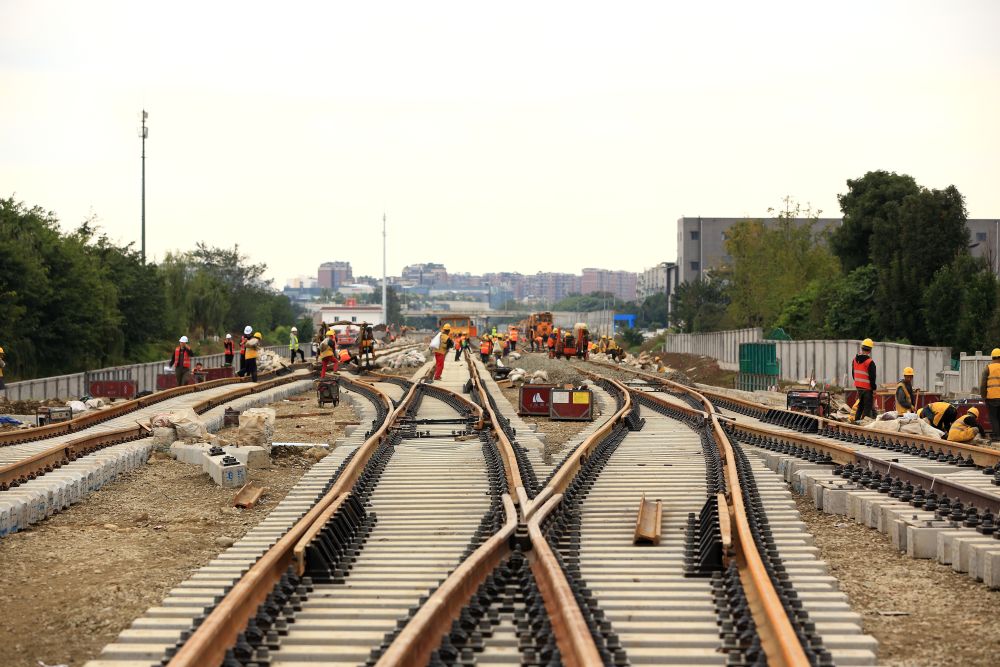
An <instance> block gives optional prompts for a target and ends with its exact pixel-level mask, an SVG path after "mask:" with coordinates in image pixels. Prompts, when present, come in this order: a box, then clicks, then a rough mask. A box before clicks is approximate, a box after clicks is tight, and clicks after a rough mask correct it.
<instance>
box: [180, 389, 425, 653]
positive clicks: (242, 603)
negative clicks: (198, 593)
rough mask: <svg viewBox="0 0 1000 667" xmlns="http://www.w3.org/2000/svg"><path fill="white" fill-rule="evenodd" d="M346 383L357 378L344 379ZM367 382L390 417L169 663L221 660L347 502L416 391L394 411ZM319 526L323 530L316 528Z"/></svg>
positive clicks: (382, 394) (412, 390) (235, 586)
mask: <svg viewBox="0 0 1000 667" xmlns="http://www.w3.org/2000/svg"><path fill="white" fill-rule="evenodd" d="M341 382H347V383H351V382H356V381H355V380H351V379H347V378H343V377H342V378H341ZM365 384H366V385H367V386H368V387H369V388H370V389H373V390H374V391H375V392H377V394H378V395H379V398H380V399H381V400H382V402H383V404H384V405H385V406H387V409H388V410H389V413H388V416H387V417H386V419H385V421H384V422H383V423H382V425H381V426H380V427H379V428H378V429H377V430H376V431H375V432H374V433H373V434H372V435H371V436H370V437H369V438H368V439H367V440H366V441H365V443H364V444H363V445H362V446H361V448H360V449H358V452H357V454H355V456H354V458H353V459H351V463H350V464H348V465H347V466H346V467H345V468H344V470H343V471H342V472H341V475H340V477H338V479H337V483H335V484H334V486H333V488H331V489H330V491H329V492H327V493H326V494H325V495H324V496H323V497H322V498H320V500H319V501H317V503H316V504H315V505H313V507H312V508H311V509H310V510H309V511H308V512H307V513H306V515H305V516H303V517H302V518H301V519H299V520H298V521H297V522H296V523H295V525H294V526H292V527H291V528H290V529H289V531H288V532H287V533H285V534H284V535H283V536H282V537H281V539H280V540H278V541H277V542H276V543H275V544H274V546H272V547H271V548H270V549H268V550H267V551H266V552H265V553H264V555H263V556H261V557H260V559H259V560H257V562H256V563H254V565H253V566H252V567H251V568H250V569H249V570H247V572H246V574H244V575H243V577H241V578H240V580H239V581H237V582H236V584H235V585H234V586H233V588H232V589H231V590H230V591H229V592H228V593H227V594H226V595H225V597H224V598H223V599H222V601H221V602H219V604H218V605H216V606H215V608H214V609H213V610H212V611H211V613H209V615H208V616H207V617H206V618H205V621H204V622H203V623H202V624H201V625H200V626H198V628H197V629H196V630H195V631H194V633H193V634H192V635H191V637H190V638H189V639H188V640H187V641H186V642H185V643H184V644H183V645H182V646H181V647H180V649H178V651H177V653H176V654H175V655H174V657H173V658H172V659H171V660H170V662H169V663H168V664H169V665H170V667H204V666H206V665H218V664H221V663H222V661H223V659H224V658H225V656H226V650H227V649H228V648H230V647H232V646H233V645H234V644H235V643H236V639H237V637H238V636H239V634H240V633H241V632H242V631H243V630H244V629H245V628H246V626H247V622H248V621H249V620H250V619H251V618H253V616H255V615H256V614H257V607H258V606H260V604H261V603H262V602H263V601H264V600H265V599H267V596H268V595H269V594H270V592H271V591H272V590H273V589H274V586H275V584H276V583H277V582H278V581H279V580H280V579H281V576H282V575H283V574H284V573H285V572H286V571H287V570H288V568H289V567H290V566H292V565H293V564H295V561H296V551H295V550H296V548H297V547H298V546H299V544H300V542H301V541H302V539H303V537H304V536H305V535H306V534H307V533H310V534H312V535H315V534H317V533H318V532H319V529H321V528H322V526H323V524H320V523H318V522H319V520H320V519H321V517H322V516H324V515H325V514H326V513H327V510H328V508H329V507H330V506H332V505H333V504H334V503H338V502H340V503H342V502H343V498H344V497H345V496H346V493H348V492H349V491H350V488H351V485H353V483H354V481H355V480H357V478H358V476H359V475H360V474H361V471H362V470H363V469H364V465H365V464H366V463H367V462H368V459H369V458H370V457H371V455H372V453H373V452H374V451H375V450H376V449H377V448H378V445H379V444H380V443H381V442H382V440H383V439H384V438H385V437H386V435H387V432H388V429H389V427H390V426H391V425H392V424H393V423H394V422H395V420H396V419H398V417H399V415H401V414H403V412H405V410H406V408H407V406H408V405H409V403H410V401H412V400H413V396H414V394H415V392H416V385H414V386H413V387H411V388H410V391H409V392H407V394H406V397H404V399H403V400H402V401H401V402H400V404H399V407H397V408H396V409H395V410H392V401H391V400H390V399H389V397H388V396H387V395H386V394H385V393H383V392H381V391H379V390H378V389H374V388H372V387H370V385H368V384H367V383H365ZM348 480H350V481H349V483H348ZM317 525H318V528H315V526H317Z"/></svg>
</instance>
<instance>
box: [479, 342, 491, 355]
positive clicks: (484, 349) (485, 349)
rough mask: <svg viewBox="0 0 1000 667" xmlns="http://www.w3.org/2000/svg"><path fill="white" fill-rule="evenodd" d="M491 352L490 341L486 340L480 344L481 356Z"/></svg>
mask: <svg viewBox="0 0 1000 667" xmlns="http://www.w3.org/2000/svg"><path fill="white" fill-rule="evenodd" d="M491 351H492V345H491V344H490V341H488V340H484V341H483V342H481V343H480V344H479V352H480V354H489V353H490V352H491Z"/></svg>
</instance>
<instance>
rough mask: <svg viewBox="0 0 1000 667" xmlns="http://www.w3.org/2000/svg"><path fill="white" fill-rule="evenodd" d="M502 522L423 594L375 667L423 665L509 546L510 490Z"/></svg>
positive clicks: (512, 528) (513, 523) (513, 512)
mask: <svg viewBox="0 0 1000 667" xmlns="http://www.w3.org/2000/svg"><path fill="white" fill-rule="evenodd" d="M503 507H504V512H505V513H506V516H507V518H506V521H505V522H504V525H503V526H502V527H501V528H500V530H499V531H497V532H496V533H495V534H494V535H493V536H491V537H490V538H489V539H488V540H486V541H485V542H483V544H481V545H480V546H479V548H478V549H476V550H475V551H474V552H472V554H471V555H470V556H469V557H468V558H466V559H465V560H464V561H462V562H461V564H459V566H458V567H457V568H455V570H454V571H453V572H452V573H451V574H450V575H448V578H447V579H445V580H444V581H443V582H441V585H440V586H438V587H437V589H435V591H434V592H433V593H432V594H431V595H430V596H429V597H428V598H427V601H426V602H424V604H423V605H422V606H421V607H420V609H419V610H417V613H416V614H414V615H413V618H411V619H410V621H409V623H407V624H406V626H405V627H404V628H403V629H402V630H401V631H400V633H399V635H398V636H397V637H396V639H395V640H394V641H393V642H392V643H391V644H389V646H388V648H386V650H385V652H384V653H383V654H382V657H380V658H379V660H378V662H377V663H375V667H423V666H424V665H426V664H427V663H428V661H429V660H430V656H431V653H433V652H434V651H435V650H436V649H437V648H438V647H439V646H440V645H441V638H442V637H443V636H444V635H445V634H446V633H447V632H448V631H449V630H450V628H451V625H452V622H453V621H454V620H455V619H456V618H458V617H459V616H460V615H461V613H462V609H463V608H465V607H466V606H467V605H468V604H469V601H470V600H471V599H472V596H473V595H475V594H476V591H477V590H479V587H480V586H481V585H482V583H483V582H484V581H485V580H486V578H487V577H488V576H489V575H490V574H491V573H492V572H493V571H494V570H495V569H496V568H497V566H499V565H500V564H501V563H502V562H503V560H504V559H505V558H507V556H509V555H510V554H511V553H512V551H513V549H512V547H511V544H512V542H513V538H514V534H515V532H516V531H517V525H518V516H517V509H516V508H515V507H514V500H513V499H512V498H511V496H510V494H507V493H505V494H503Z"/></svg>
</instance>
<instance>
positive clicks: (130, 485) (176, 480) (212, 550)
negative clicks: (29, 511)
mask: <svg viewBox="0 0 1000 667" xmlns="http://www.w3.org/2000/svg"><path fill="white" fill-rule="evenodd" d="M306 396H309V397H310V399H311V404H310V401H308V400H307V401H281V402H279V403H278V404H277V405H276V406H273V407H276V408H277V409H278V410H279V413H284V412H287V411H294V410H298V411H301V412H307V411H313V410H316V409H318V408H317V407H316V405H315V396H314V395H311V394H306ZM348 406H349V404H348V403H347V402H346V401H343V402H341V404H340V406H339V407H338V408H335V409H331V408H329V407H327V408H325V410H327V411H329V412H330V413H331V416H334V417H335V418H336V420H341V421H348V420H352V421H357V417H356V415H354V413H353V411H352V410H351V408H350V407H348ZM326 419H327V420H329V417H327V418H326ZM296 421H297V420H296V419H285V420H278V423H279V424H282V423H284V422H289V423H290V425H291V426H292V428H294V422H296ZM281 428H283V426H282V427H281ZM342 431H343V426H335V427H332V428H331V427H329V426H325V427H320V425H319V424H317V427H315V428H312V429H310V437H314V438H315V439H314V440H311V441H313V442H319V443H325V442H327V441H330V440H332V439H334V438H336V437H339V435H340V433H341V432H342ZM279 432H280V431H279ZM296 435H301V434H300V433H296ZM279 451H280V454H279V453H278V452H279ZM275 453H276V457H275V459H274V460H273V461H272V464H271V466H270V467H268V468H264V469H254V470H252V471H251V474H250V478H251V479H252V480H254V481H255V482H256V483H258V484H260V485H262V486H266V487H267V488H268V491H267V492H266V494H265V495H264V496H263V498H262V500H261V501H260V502H259V503H258V504H257V506H256V507H254V508H252V509H248V510H241V509H237V508H234V507H232V502H233V496H234V495H235V491H234V490H233V489H223V488H222V487H220V486H217V485H216V484H215V483H213V482H212V481H211V479H210V478H209V477H208V475H206V474H205V473H203V472H201V470H200V469H197V468H195V467H194V466H191V465H188V464H184V463H179V462H177V461H174V460H173V459H170V458H168V457H165V456H164V455H155V456H154V458H153V459H151V461H150V463H149V465H146V466H143V467H142V468H139V469H137V470H135V471H133V472H131V473H129V474H127V475H123V476H122V477H121V478H119V479H118V480H117V481H115V482H113V483H111V484H109V485H107V486H105V487H104V488H103V489H101V490H100V491H99V492H97V493H95V494H93V495H92V496H90V497H88V498H87V499H86V501H84V502H81V503H79V504H77V505H75V506H73V507H71V508H69V509H68V510H66V511H64V512H61V513H60V514H57V515H55V516H53V517H50V518H49V519H47V520H46V521H43V522H42V523H40V524H37V525H36V526H33V527H31V528H29V529H28V530H26V531H23V532H19V533H15V534H13V535H9V536H7V537H5V538H3V539H2V540H0V564H2V567H0V609H2V610H3V611H2V613H0V645H2V646H3V647H4V649H3V652H2V653H0V664H2V665H3V666H4V667H37V665H38V664H39V662H38V661H43V662H44V663H45V664H47V665H60V664H65V665H69V666H71V667H76V666H78V665H82V664H83V663H84V662H86V661H87V660H89V659H92V658H94V657H96V656H97V654H98V653H100V651H101V649H102V648H103V647H104V645H105V644H107V643H108V642H110V641H112V640H113V639H114V638H115V637H116V636H117V635H118V633H119V632H120V631H121V630H123V629H124V628H126V627H128V626H129V625H130V624H131V623H132V621H133V620H134V619H135V618H137V617H138V616H140V615H141V614H142V613H143V612H144V611H146V609H148V608H149V607H151V606H153V605H154V604H156V603H157V602H159V601H160V600H162V599H163V596H164V595H165V594H166V593H167V592H168V591H169V590H170V589H171V588H173V587H174V586H176V585H178V584H179V583H181V582H183V581H184V580H185V579H187V578H188V577H189V576H190V574H191V572H192V571H193V570H195V569H197V568H198V567H201V566H203V565H205V564H206V563H208V562H209V561H211V560H212V559H213V558H214V557H215V556H217V555H218V554H219V553H220V552H221V551H223V550H224V549H225V548H226V547H227V546H228V545H230V544H232V542H233V541H235V540H237V539H239V538H240V537H242V536H243V535H244V534H246V532H247V531H248V530H250V528H252V527H253V526H255V525H256V524H257V523H259V522H260V521H261V520H262V519H264V517H266V516H267V515H268V514H269V513H270V511H271V510H272V509H274V507H275V506H276V505H277V504H278V502H280V501H281V499H282V498H284V497H285V495H286V494H287V493H288V491H289V489H291V488H292V487H293V486H294V485H295V483H296V482H297V481H298V479H299V478H300V477H301V476H302V474H303V473H304V472H305V471H306V470H307V469H308V468H309V466H311V465H312V460H310V459H309V458H306V455H305V452H300V451H297V450H294V449H293V448H284V447H282V448H276V450H275Z"/></svg>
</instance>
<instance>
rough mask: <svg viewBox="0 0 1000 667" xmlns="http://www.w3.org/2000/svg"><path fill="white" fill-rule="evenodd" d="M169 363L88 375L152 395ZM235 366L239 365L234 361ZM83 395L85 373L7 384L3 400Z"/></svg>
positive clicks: (207, 359)
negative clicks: (124, 378) (119, 378)
mask: <svg viewBox="0 0 1000 667" xmlns="http://www.w3.org/2000/svg"><path fill="white" fill-rule="evenodd" d="M264 349H266V350H272V351H274V352H277V353H278V354H280V355H283V356H287V355H288V346H287V345H271V346H268V347H265V348H264ZM305 351H306V352H308V348H305ZM306 356H308V354H307V355H306ZM224 357H225V355H222V354H208V355H204V356H199V357H195V358H194V360H195V362H199V361H200V362H201V363H202V364H204V365H205V368H217V367H219V366H222V362H223V360H224ZM169 363H170V360H169V359H164V360H163V361H153V362H150V363H146V364H130V365H128V366H111V367H110V368H100V369H97V370H95V371H92V373H94V374H98V373H105V372H107V373H124V374H127V375H128V376H129V377H130V379H132V380H135V381H136V383H137V385H138V387H139V391H156V376H157V375H159V374H161V373H163V372H164V371H163V367H164V366H166V365H167V364H169ZM235 364H237V365H238V364H239V359H238V358H237V359H236V361H235ZM192 365H193V364H192ZM86 393H87V374H86V373H71V374H69V375H56V376H52V377H47V378H37V379H34V380H23V381H21V382H9V383H7V399H8V400H11V401H45V400H49V399H63V398H79V397H80V396H83V395H84V394H86Z"/></svg>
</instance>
